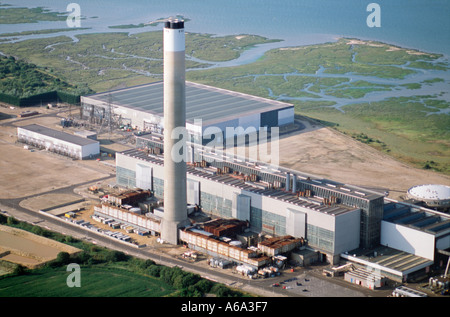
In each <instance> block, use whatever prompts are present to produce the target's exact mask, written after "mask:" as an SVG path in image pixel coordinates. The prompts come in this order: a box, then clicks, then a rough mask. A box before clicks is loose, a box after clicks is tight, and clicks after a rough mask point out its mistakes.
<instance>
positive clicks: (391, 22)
mask: <svg viewBox="0 0 450 317" xmlns="http://www.w3.org/2000/svg"><path fill="white" fill-rule="evenodd" d="M71 2H74V3H76V4H77V5H78V7H79V9H80V14H81V16H82V20H81V21H80V27H82V28H88V29H83V30H74V29H71V28H70V27H69V26H68V24H67V23H66V21H58V22H47V21H41V22H38V23H22V24H2V25H0V28H1V29H0V33H10V32H21V31H30V30H44V29H67V32H65V31H63V32H60V33H52V34H40V35H29V36H20V37H18V38H16V39H14V40H24V39H29V38H41V37H52V36H56V35H62V34H64V35H67V36H70V37H72V38H73V39H74V41H76V40H77V39H76V37H75V36H76V35H77V34H83V33H100V32H130V33H139V32H147V31H157V30H161V29H162V26H161V25H160V24H159V25H157V26H151V25H148V26H145V27H141V28H127V29H122V28H121V29H117V28H110V27H111V26H118V25H129V24H134V25H138V24H141V23H148V22H151V21H155V20H158V19H160V18H166V17H170V16H176V15H182V16H183V17H185V18H186V19H188V20H187V22H186V24H185V27H186V31H187V32H195V33H208V34H215V35H238V34H255V35H261V36H264V37H267V38H270V39H279V40H281V41H280V42H276V43H269V44H263V45H258V46H256V47H255V48H253V49H250V50H247V51H245V52H244V53H243V54H242V55H241V56H240V57H239V58H237V59H235V60H232V61H227V62H221V63H212V64H211V66H210V67H227V66H236V65H242V64H247V63H251V62H253V61H255V60H257V59H258V58H260V57H261V56H262V55H263V54H264V53H265V52H266V51H267V50H269V49H272V48H279V47H287V46H301V45H309V44H319V43H326V42H334V41H336V39H338V38H340V37H349V38H359V39H363V40H376V41H380V42H385V43H388V44H393V45H397V46H400V47H404V48H412V49H418V50H420V51H424V52H429V53H440V54H443V57H442V58H441V61H444V62H445V63H447V64H448V59H449V57H450V19H449V16H450V1H448V0H339V1H337V0H279V1H275V0H226V1H219V0H165V1H160V0H128V1H123V0H122V1H121V0H94V1H92V0H91V1H89V0H72V1H64V0H39V2H36V1H34V0H10V1H7V0H6V1H2V4H3V5H4V4H10V5H11V6H18V7H30V8H32V7H37V6H41V7H45V8H46V9H49V10H51V11H57V12H64V13H66V14H67V13H68V12H67V10H68V8H67V6H68V5H69V3H71ZM373 2H374V3H377V4H378V5H379V8H380V9H379V11H378V13H379V15H378V18H379V21H380V27H370V26H369V25H368V22H367V18H368V16H369V15H370V14H372V11H368V9H367V7H368V5H369V4H370V3H373ZM188 58H189V57H188ZM199 61H200V60H199ZM200 62H205V61H200ZM400 67H408V65H402V66H400ZM261 75H263V74H261ZM264 75H267V74H264ZM273 75H283V74H273ZM285 75H286V74H285ZM291 75H298V76H303V75H306V76H311V74H291ZM314 76H318V77H321V76H322V77H323V76H330V75H327V74H326V73H323V72H321V71H320V70H319V71H318V72H317V73H316V74H314ZM331 76H334V77H337V75H331ZM345 76H347V77H349V78H351V80H358V79H361V80H366V81H369V82H372V83H373V82H377V83H388V84H389V83H392V84H398V85H401V84H407V83H417V82H421V81H423V80H428V79H433V78H436V77H439V78H442V79H444V82H438V83H434V84H432V85H424V86H423V87H422V88H421V89H407V88H401V89H393V90H391V91H378V92H372V93H369V94H367V95H366V96H365V97H364V100H365V101H367V102H370V101H379V100H383V99H385V98H389V97H396V96H408V95H410V96H414V95H420V94H429V95H439V97H438V98H439V99H444V100H447V101H450V70H447V71H434V70H418V72H417V74H415V75H413V76H408V77H407V78H405V79H403V80H395V81H392V80H391V81H389V80H383V79H380V78H374V77H358V76H356V75H354V74H345V75H344V76H342V75H339V77H345ZM270 93H271V92H270V91H269V94H270ZM273 97H276V98H278V99H280V100H286V101H289V100H292V99H293V98H291V97H289V96H273ZM318 97H320V98H322V100H327V101H334V102H336V105H335V107H336V108H340V107H341V106H342V105H346V104H350V103H355V102H361V100H358V99H349V98H335V97H333V96H329V95H327V94H325V93H323V92H322V93H318ZM301 99H302V100H308V98H301ZM316 100H317V99H316ZM441 113H446V114H450V108H448V109H443V110H441Z"/></svg>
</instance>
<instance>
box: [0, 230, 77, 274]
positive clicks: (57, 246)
mask: <svg viewBox="0 0 450 317" xmlns="http://www.w3.org/2000/svg"><path fill="white" fill-rule="evenodd" d="M0 236H1V239H0V241H1V244H0V248H1V249H3V250H4V251H7V252H6V253H4V256H2V257H1V258H2V259H3V260H7V261H10V262H14V263H18V264H22V265H25V266H27V267H35V266H38V265H41V264H42V263H45V262H47V261H50V260H53V259H55V258H56V256H57V255H58V253H59V252H63V251H64V252H68V253H69V254H74V253H77V252H79V251H81V250H80V249H77V248H74V247H71V246H69V245H66V244H63V243H59V242H56V241H54V240H52V239H47V238H44V237H41V236H38V235H35V234H32V233H30V232H27V231H24V230H20V229H17V228H12V227H8V226H0Z"/></svg>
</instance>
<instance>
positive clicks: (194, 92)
mask: <svg viewBox="0 0 450 317" xmlns="http://www.w3.org/2000/svg"><path fill="white" fill-rule="evenodd" d="M163 87H164V82H162V81H161V82H155V83H150V84H145V85H140V86H135V87H129V88H124V89H119V90H114V91H108V92H103V93H98V94H94V95H90V96H82V97H81V107H82V116H83V118H85V119H88V120H90V119H91V118H95V119H96V121H98V122H99V121H100V120H108V118H110V117H111V118H113V119H111V120H114V118H116V120H117V121H119V120H120V122H121V123H122V124H130V125H131V126H132V127H135V128H138V129H139V130H141V131H153V132H159V133H162V131H163V129H164V111H163V109H164V108H163V99H164V98H163V90H164V89H163ZM119 117H120V118H119ZM293 122H294V106H293V105H291V104H288V103H284V102H280V101H275V100H270V99H265V98H260V97H255V96H251V95H247V94H243V93H238V92H234V91H230V90H225V89H220V88H216V87H212V86H207V85H202V84H197V83H193V82H186V129H187V131H188V133H189V134H190V136H191V137H190V139H191V140H193V139H195V138H198V137H200V136H204V138H203V144H205V143H207V142H208V141H210V138H209V137H205V136H206V135H207V134H208V131H213V130H211V129H209V130H207V129H208V128H211V127H214V128H215V129H216V128H217V129H220V131H221V132H222V134H223V135H224V136H223V138H224V140H225V139H226V138H227V136H226V135H225V134H226V129H227V128H231V130H230V131H232V132H233V133H234V134H236V135H239V133H240V130H239V129H237V128H238V127H242V130H243V131H247V132H248V131H249V130H250V129H255V130H256V131H259V129H260V128H264V129H267V130H268V131H270V129H271V128H272V127H280V126H284V125H288V124H292V123H293ZM205 130H206V132H205ZM214 131H215V130H214ZM230 137H233V135H230Z"/></svg>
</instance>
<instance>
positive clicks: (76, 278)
mask: <svg viewBox="0 0 450 317" xmlns="http://www.w3.org/2000/svg"><path fill="white" fill-rule="evenodd" d="M66 271H67V272H72V273H70V274H69V276H67V279H66V284H67V286H68V287H70V288H72V287H81V269H80V266H79V265H78V264H76V263H70V264H69V265H67V269H66Z"/></svg>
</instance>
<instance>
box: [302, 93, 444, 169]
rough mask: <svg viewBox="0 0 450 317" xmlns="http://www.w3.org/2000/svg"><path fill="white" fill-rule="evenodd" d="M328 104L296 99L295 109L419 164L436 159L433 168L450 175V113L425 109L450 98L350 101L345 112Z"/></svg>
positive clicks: (437, 107) (436, 106)
mask: <svg viewBox="0 0 450 317" xmlns="http://www.w3.org/2000/svg"><path fill="white" fill-rule="evenodd" d="M329 105H331V103H329V104H327V103H323V102H321V101H317V102H296V103H295V110H296V113H301V114H302V115H306V116H309V117H312V118H315V119H318V120H320V121H322V122H328V125H329V126H331V127H333V128H335V129H337V130H339V131H341V132H343V133H345V134H348V135H350V136H352V137H353V138H355V139H356V140H358V141H360V142H363V143H366V144H368V145H370V146H372V147H374V148H376V149H378V150H380V151H383V152H385V153H387V154H389V155H391V156H393V157H395V158H397V159H400V160H402V161H404V162H406V163H408V164H411V165H414V166H416V167H418V168H425V167H426V164H427V162H428V161H433V162H434V164H433V165H432V166H431V169H433V170H435V171H437V172H441V173H443V174H447V175H450V159H449V158H450V116H448V115H437V114H436V115H433V114H431V115H429V116H425V115H424V111H426V112H433V109H430V108H427V107H426V106H433V107H435V108H436V109H435V110H434V111H435V112H436V111H437V109H439V108H446V107H448V106H449V103H448V102H447V103H446V102H444V101H442V100H437V99H434V98H433V97H432V96H425V97H423V96H421V97H419V96H418V97H411V98H406V97H401V98H392V99H389V100H386V101H382V102H372V103H370V104H368V103H361V104H354V105H348V106H345V107H342V109H343V110H344V111H345V113H342V112H341V111H339V110H336V109H334V108H330V107H327V106H329ZM425 105H426V106H425ZM363 135H365V136H367V138H364V137H362V136H363ZM369 139H370V140H369Z"/></svg>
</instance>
